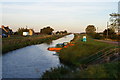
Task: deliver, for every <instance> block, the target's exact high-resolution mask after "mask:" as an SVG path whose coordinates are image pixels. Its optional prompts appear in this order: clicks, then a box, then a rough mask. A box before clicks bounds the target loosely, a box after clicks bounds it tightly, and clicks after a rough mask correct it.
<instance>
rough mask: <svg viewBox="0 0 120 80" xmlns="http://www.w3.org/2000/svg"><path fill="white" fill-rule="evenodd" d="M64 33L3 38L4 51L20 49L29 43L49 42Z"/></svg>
mask: <svg viewBox="0 0 120 80" xmlns="http://www.w3.org/2000/svg"><path fill="white" fill-rule="evenodd" d="M65 35H66V34H64V35H36V36H28V37H23V36H19V37H15V36H14V37H10V38H3V39H2V53H6V52H9V51H12V50H15V49H19V48H22V47H25V46H29V45H35V44H40V43H44V42H46V43H49V42H50V41H52V40H55V39H58V38H60V37H63V36H65Z"/></svg>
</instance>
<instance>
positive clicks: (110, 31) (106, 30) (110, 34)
mask: <svg viewBox="0 0 120 80" xmlns="http://www.w3.org/2000/svg"><path fill="white" fill-rule="evenodd" d="M107 32H108V38H112V37H113V36H115V35H116V33H115V31H114V30H113V29H112V28H108V29H105V30H104V31H103V35H104V36H105V37H106V36H107Z"/></svg>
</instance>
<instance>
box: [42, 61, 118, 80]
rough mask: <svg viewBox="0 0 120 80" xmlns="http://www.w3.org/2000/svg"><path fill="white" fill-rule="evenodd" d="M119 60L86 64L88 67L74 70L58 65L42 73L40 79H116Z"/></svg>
mask: <svg viewBox="0 0 120 80" xmlns="http://www.w3.org/2000/svg"><path fill="white" fill-rule="evenodd" d="M119 67H120V62H112V63H105V64H97V65H91V66H88V68H86V69H83V70H74V69H71V70H70V69H69V68H66V67H63V66H62V67H58V68H54V69H51V70H49V71H46V72H45V73H44V75H43V76H42V79H43V80H44V79H45V78H48V79H49V80H50V79H55V80H57V79H58V80H59V79H63V78H68V79H69V78H71V79H75V80H76V79H77V80H79V79H80V78H83V79H84V78H88V79H91V78H93V80H97V79H99V78H104V79H107V78H109V79H110V80H116V79H119V78H120V69H119Z"/></svg>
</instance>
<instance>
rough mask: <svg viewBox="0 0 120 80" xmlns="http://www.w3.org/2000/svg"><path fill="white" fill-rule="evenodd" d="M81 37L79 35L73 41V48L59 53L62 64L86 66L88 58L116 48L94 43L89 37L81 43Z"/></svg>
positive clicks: (106, 44)
mask: <svg viewBox="0 0 120 80" xmlns="http://www.w3.org/2000/svg"><path fill="white" fill-rule="evenodd" d="M82 36H83V35H79V39H78V40H76V41H75V42H76V43H75V46H72V47H68V48H66V49H62V50H61V51H60V53H59V54H60V55H59V57H60V60H61V62H62V63H65V64H70V65H75V66H80V65H81V64H86V61H88V60H89V59H88V56H90V55H93V54H96V53H98V52H99V51H101V50H103V49H105V48H108V49H111V48H114V47H116V45H113V44H108V43H104V42H98V41H95V40H94V39H92V38H90V37H87V42H83V41H81V39H82ZM106 50H107V49H106ZM94 57H96V56H94Z"/></svg>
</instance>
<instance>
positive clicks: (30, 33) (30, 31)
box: [23, 29, 34, 36]
mask: <svg viewBox="0 0 120 80" xmlns="http://www.w3.org/2000/svg"><path fill="white" fill-rule="evenodd" d="M32 35H34V30H33V29H28V31H27V32H23V36H32Z"/></svg>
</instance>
